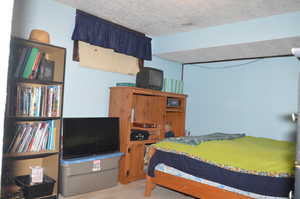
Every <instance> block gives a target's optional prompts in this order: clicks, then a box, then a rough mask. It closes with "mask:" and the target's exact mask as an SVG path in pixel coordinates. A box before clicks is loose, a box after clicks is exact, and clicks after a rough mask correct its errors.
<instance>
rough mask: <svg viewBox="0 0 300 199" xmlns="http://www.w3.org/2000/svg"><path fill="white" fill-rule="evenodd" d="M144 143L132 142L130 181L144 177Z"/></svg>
mask: <svg viewBox="0 0 300 199" xmlns="http://www.w3.org/2000/svg"><path fill="white" fill-rule="evenodd" d="M144 148H145V147H144V144H143V143H132V144H131V146H130V158H129V159H130V160H129V161H130V168H129V170H128V171H129V172H128V178H129V181H134V180H138V179H142V178H144V177H145V173H144Z"/></svg>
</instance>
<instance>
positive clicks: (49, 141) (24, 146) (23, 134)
mask: <svg viewBox="0 0 300 199" xmlns="http://www.w3.org/2000/svg"><path fill="white" fill-rule="evenodd" d="M16 129H17V130H16V134H15V136H14V138H13V140H12V141H11V143H10V145H9V147H8V149H7V152H8V153H15V152H39V151H43V150H54V148H55V136H56V135H55V134H56V130H55V126H54V120H49V121H42V122H26V123H19V124H17V126H16Z"/></svg>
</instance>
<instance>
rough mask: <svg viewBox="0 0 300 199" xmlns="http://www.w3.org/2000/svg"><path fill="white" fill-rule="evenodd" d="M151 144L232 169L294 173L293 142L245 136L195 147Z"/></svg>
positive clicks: (175, 144)
mask: <svg viewBox="0 0 300 199" xmlns="http://www.w3.org/2000/svg"><path fill="white" fill-rule="evenodd" d="M155 147H157V148H160V149H162V150H167V151H173V152H176V153H181V154H182V153H183V154H185V155H188V156H191V157H194V158H197V159H200V160H202V161H205V162H208V163H211V164H215V165H218V166H221V167H225V168H230V169H233V170H243V171H247V172H249V173H255V174H261V173H267V175H271V176H278V175H288V176H290V175H293V174H294V161H295V152H296V149H295V148H296V147H295V143H293V142H287V141H277V140H272V139H267V138H258V137H250V136H245V137H242V138H237V139H233V140H222V141H208V142H204V143H201V144H199V145H196V146H192V145H187V144H181V143H175V142H167V141H165V142H164V141H163V142H160V143H157V144H155Z"/></svg>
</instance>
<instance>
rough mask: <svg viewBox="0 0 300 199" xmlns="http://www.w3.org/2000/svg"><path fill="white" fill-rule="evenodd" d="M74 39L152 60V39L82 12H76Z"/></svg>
mask: <svg viewBox="0 0 300 199" xmlns="http://www.w3.org/2000/svg"><path fill="white" fill-rule="evenodd" d="M72 39H73V40H79V41H84V42H87V43H90V44H92V45H95V46H101V47H104V48H110V49H113V50H114V51H115V52H118V53H123V54H126V55H131V56H134V57H137V58H140V59H144V60H151V59H152V51H151V38H149V37H146V36H145V35H144V34H142V33H138V32H135V31H130V30H129V29H126V28H124V27H122V26H119V25H117V24H114V23H111V22H108V21H106V20H104V19H101V18H98V17H95V16H93V15H90V14H87V13H85V12H82V11H80V10H77V11H76V23H75V28H74V32H73V35H72Z"/></svg>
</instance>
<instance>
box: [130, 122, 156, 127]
mask: <svg viewBox="0 0 300 199" xmlns="http://www.w3.org/2000/svg"><path fill="white" fill-rule="evenodd" d="M132 126H133V127H139V128H157V124H155V123H146V122H132Z"/></svg>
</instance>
